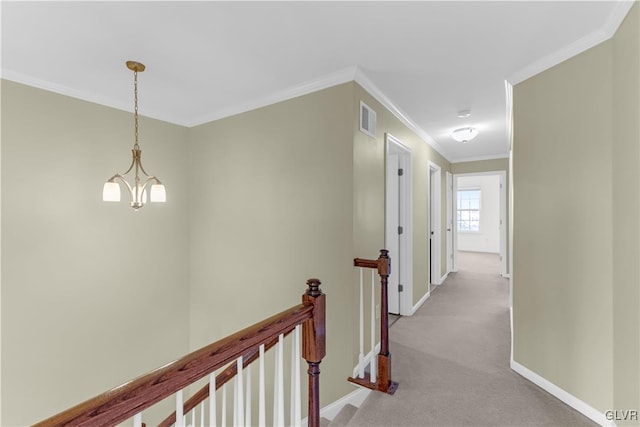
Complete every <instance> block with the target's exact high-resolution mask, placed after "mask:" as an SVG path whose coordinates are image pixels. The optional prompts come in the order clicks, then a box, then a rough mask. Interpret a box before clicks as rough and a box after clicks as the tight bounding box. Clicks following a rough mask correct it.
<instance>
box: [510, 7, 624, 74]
mask: <svg viewBox="0 0 640 427" xmlns="http://www.w3.org/2000/svg"><path fill="white" fill-rule="evenodd" d="M633 3H634V1H629V0H626V1H617V2H616V5H615V7H614V8H613V10H612V11H611V13H610V14H609V17H608V18H607V21H606V22H605V24H604V26H603V27H601V28H599V29H598V30H597V31H595V32H593V33H589V34H587V35H586V36H584V37H582V38H581V39H578V40H576V41H575V42H573V43H571V44H569V45H566V46H563V47H562V48H560V49H558V50H556V51H555V52H552V53H550V54H549V55H546V56H543V57H542V58H540V59H538V60H537V61H534V62H532V63H530V64H529V65H527V66H525V67H524V68H522V69H520V70H518V71H516V72H515V73H513V74H511V75H510V76H509V77H508V78H507V80H508V81H509V83H511V84H512V85H516V84H518V83H520V82H522V81H524V80H527V79H528V78H530V77H533V76H535V75H536V74H538V73H541V72H542V71H544V70H547V69H549V68H551V67H553V66H555V65H557V64H559V63H561V62H563V61H565V60H567V59H569V58H571V57H573V56H576V55H578V54H579V53H581V52H584V51H585V50H587V49H590V48H592V47H593V46H595V45H598V44H600V43H602V42H604V41H606V40H609V39H610V38H611V37H612V36H613V35H614V34H615V32H616V31H617V29H618V27H619V26H620V24H621V23H622V21H623V20H624V18H625V17H626V16H627V13H629V10H630V9H631V7H632V6H633Z"/></svg>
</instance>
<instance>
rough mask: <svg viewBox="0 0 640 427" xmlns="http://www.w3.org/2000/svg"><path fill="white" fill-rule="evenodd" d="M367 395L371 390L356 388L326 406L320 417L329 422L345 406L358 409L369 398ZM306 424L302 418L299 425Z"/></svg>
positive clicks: (306, 420)
mask: <svg viewBox="0 0 640 427" xmlns="http://www.w3.org/2000/svg"><path fill="white" fill-rule="evenodd" d="M354 385H355V384H354ZM369 393H371V390H369V389H368V388H364V387H358V388H357V390H354V391H352V392H351V393H349V394H347V395H346V396H342V397H341V398H340V399H338V400H336V401H335V402H332V403H330V404H328V405H327V406H325V407H324V408H322V409H320V417H321V418H326V419H328V420H330V421H331V420H333V419H334V418H335V417H336V415H338V412H340V410H341V409H342V408H343V407H344V406H346V405H349V404H350V405H353V406H355V407H356V408H359V407H360V405H362V402H364V400H365V399H366V398H367V396H369ZM307 422H308V418H304V419H303V420H302V423H301V424H302V426H303V427H306V426H307Z"/></svg>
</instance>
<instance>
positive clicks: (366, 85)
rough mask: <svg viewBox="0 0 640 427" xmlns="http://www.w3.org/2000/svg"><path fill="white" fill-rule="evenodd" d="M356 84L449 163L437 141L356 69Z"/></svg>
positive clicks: (446, 155)
mask: <svg viewBox="0 0 640 427" xmlns="http://www.w3.org/2000/svg"><path fill="white" fill-rule="evenodd" d="M353 80H354V81H355V82H356V83H358V84H359V85H360V86H362V88H363V89H365V90H366V91H367V92H368V93H369V94H370V95H371V96H373V97H374V98H375V99H376V100H377V101H378V102H379V103H381V104H382V105H383V106H384V107H385V108H386V109H387V110H389V111H390V112H391V114H393V115H394V116H395V117H396V118H397V119H398V120H400V121H401V122H402V123H403V124H404V125H405V126H407V127H408V128H409V129H410V130H411V131H413V132H414V133H415V134H416V135H418V136H419V137H420V138H421V139H422V140H423V141H424V142H426V143H427V144H429V145H430V146H431V148H433V149H434V150H436V151H437V152H438V153H439V154H440V155H441V156H442V157H444V158H445V159H447V161H449V158H450V157H451V156H450V155H448V154H446V153H447V152H446V150H445V149H444V147H442V146H441V145H440V144H438V143H437V142H436V140H435V139H433V138H432V137H431V135H429V134H428V133H427V132H425V131H424V129H422V128H421V127H420V126H418V125H417V124H416V123H415V122H414V121H413V120H411V118H410V117H409V116H408V115H407V114H406V113H404V112H403V111H402V110H401V109H400V108H399V107H398V106H397V105H396V104H395V103H394V102H393V101H392V100H391V99H389V97H388V96H387V95H385V94H384V93H383V92H382V91H381V90H380V88H378V86H376V85H375V84H374V83H373V82H372V81H371V79H369V77H367V75H366V74H364V72H363V71H362V70H361V69H360V68H359V67H355V77H354V79H353Z"/></svg>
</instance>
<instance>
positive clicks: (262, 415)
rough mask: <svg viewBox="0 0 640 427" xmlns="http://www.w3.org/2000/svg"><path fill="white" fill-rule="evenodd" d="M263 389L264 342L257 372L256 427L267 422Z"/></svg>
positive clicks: (263, 426) (262, 425)
mask: <svg viewBox="0 0 640 427" xmlns="http://www.w3.org/2000/svg"><path fill="white" fill-rule="evenodd" d="M264 396H265V390H264V344H262V345H261V346H260V372H259V373H258V427H265V426H266V424H267V421H266V419H267V416H266V402H265V397H264Z"/></svg>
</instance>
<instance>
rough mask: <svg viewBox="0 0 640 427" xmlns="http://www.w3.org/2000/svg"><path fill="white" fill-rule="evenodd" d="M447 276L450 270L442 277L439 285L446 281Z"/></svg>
mask: <svg viewBox="0 0 640 427" xmlns="http://www.w3.org/2000/svg"><path fill="white" fill-rule="evenodd" d="M447 277H449V272H448V271H447V272H446V273H445V274H444V275H443V276H442V277H441V278H440V283H438V285H442V284H443V283H444V281H445V280H447Z"/></svg>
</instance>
